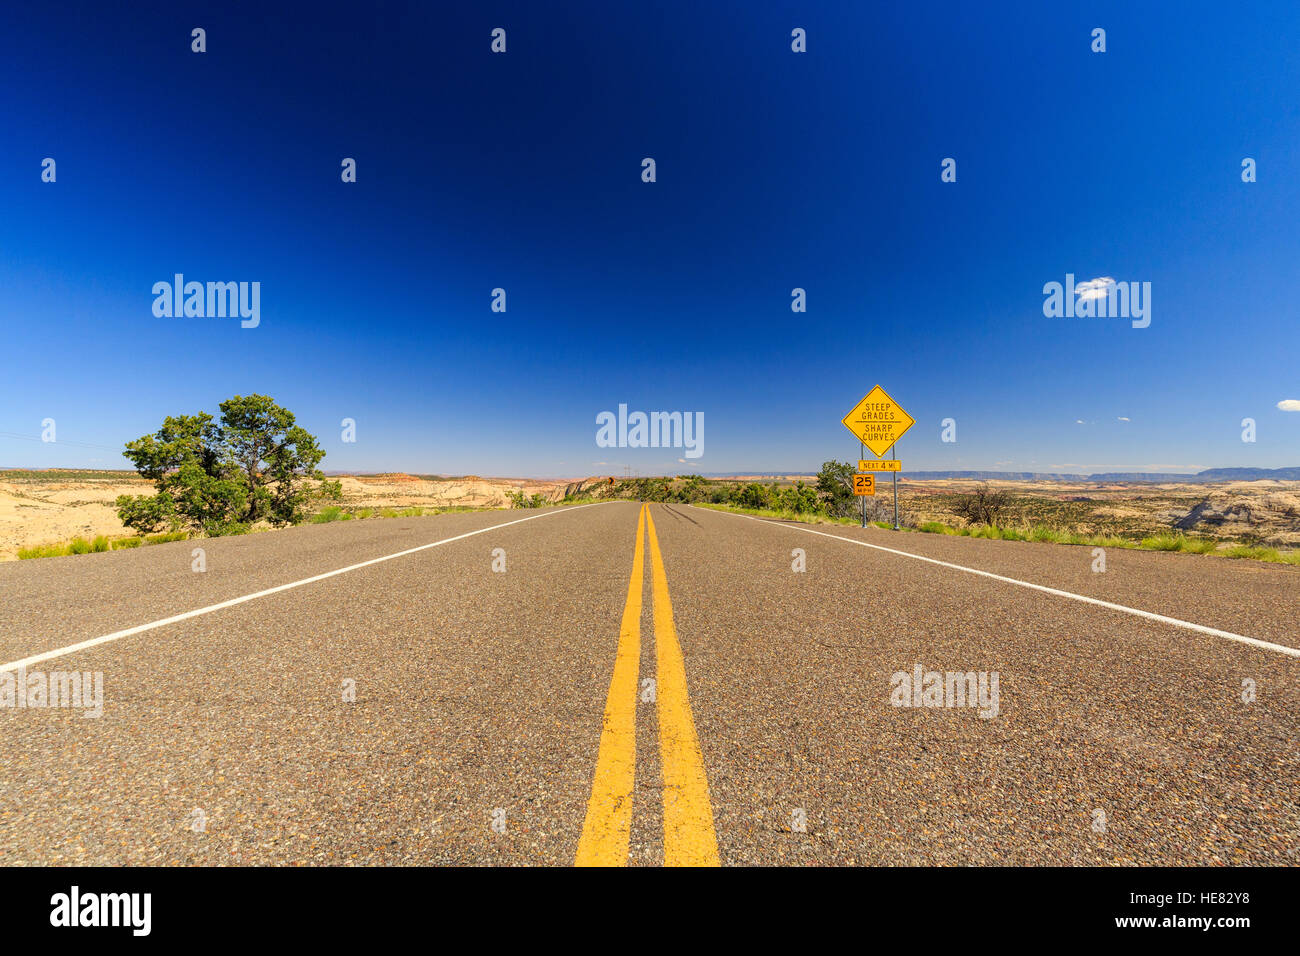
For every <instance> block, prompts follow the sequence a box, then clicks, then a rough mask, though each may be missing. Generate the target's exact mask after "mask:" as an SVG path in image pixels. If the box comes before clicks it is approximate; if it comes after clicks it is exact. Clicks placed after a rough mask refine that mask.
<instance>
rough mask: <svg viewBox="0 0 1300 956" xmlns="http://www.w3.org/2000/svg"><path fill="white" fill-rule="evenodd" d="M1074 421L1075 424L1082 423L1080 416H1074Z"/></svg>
mask: <svg viewBox="0 0 1300 956" xmlns="http://www.w3.org/2000/svg"><path fill="white" fill-rule="evenodd" d="M1074 423H1075V424H1076V425H1082V424H1083V419H1082V418H1076V419H1075V420H1074Z"/></svg>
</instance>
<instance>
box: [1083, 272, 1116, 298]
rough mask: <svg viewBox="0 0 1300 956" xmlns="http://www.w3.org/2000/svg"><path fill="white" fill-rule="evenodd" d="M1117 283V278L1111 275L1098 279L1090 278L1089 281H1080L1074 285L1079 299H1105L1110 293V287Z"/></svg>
mask: <svg viewBox="0 0 1300 956" xmlns="http://www.w3.org/2000/svg"><path fill="white" fill-rule="evenodd" d="M1114 284H1115V280H1114V279H1112V278H1111V277H1110V276H1101V277H1100V278H1097V279H1089V280H1088V281H1087V282H1080V283H1079V284H1078V285H1076V286H1075V287H1074V294H1075V295H1077V296H1078V297H1079V299H1080V300H1081V301H1082V300H1085V299H1104V298H1106V296H1108V295H1110V288H1111V286H1113V285H1114Z"/></svg>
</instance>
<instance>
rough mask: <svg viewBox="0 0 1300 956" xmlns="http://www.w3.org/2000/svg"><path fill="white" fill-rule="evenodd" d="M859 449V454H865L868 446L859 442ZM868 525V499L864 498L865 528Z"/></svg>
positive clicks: (863, 515) (863, 516)
mask: <svg viewBox="0 0 1300 956" xmlns="http://www.w3.org/2000/svg"><path fill="white" fill-rule="evenodd" d="M858 449H859V451H858V454H859V455H865V454H866V453H867V446H866V445H864V444H862V443H861V442H858ZM866 526H867V499H866V498H863V499H862V527H864V528H865V527H866Z"/></svg>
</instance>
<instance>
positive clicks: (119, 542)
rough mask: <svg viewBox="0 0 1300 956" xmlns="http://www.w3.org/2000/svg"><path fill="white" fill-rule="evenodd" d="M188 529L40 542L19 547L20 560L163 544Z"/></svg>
mask: <svg viewBox="0 0 1300 956" xmlns="http://www.w3.org/2000/svg"><path fill="white" fill-rule="evenodd" d="M189 536H190V535H189V532H188V531H173V532H168V533H165V534H150V535H145V536H143V537H138V536H137V537H128V538H110V537H108V536H107V535H103V534H100V535H96V536H95V537H94V538H92V539H90V540H89V541H87V540H86V539H85V538H83V537H81V536H78V537H75V538H73V539H72V540H71V541H65V542H63V543H61V544H38V545H34V546H33V547H30V548H19V549H18V560H19V561H28V560H31V559H32V558H62V557H66V556H67V555H70V554H98V553H100V552H103V551H121V550H123V549H125V548H138V547H140V546H141V545H142V544H163V543H165V542H167V541H184V540H185V539H186V538H188V537H189Z"/></svg>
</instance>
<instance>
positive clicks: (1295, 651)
mask: <svg viewBox="0 0 1300 956" xmlns="http://www.w3.org/2000/svg"><path fill="white" fill-rule="evenodd" d="M691 507H694V505H692V506H691ZM703 510H704V511H710V512H713V513H714V514H724V515H731V516H732V517H733V518H748V519H749V520H751V521H761V522H762V523H763V524H768V525H777V526H778V527H783V528H792V529H794V530H795V531H806V532H808V533H809V534H815V535H820V536H821V537H823V538H834V539H835V540H836V541H847V542H848V543H849V544H860V545H862V547H864V548H874V549H875V550H877V551H885V552H888V553H889V554H897V555H901V556H902V557H904V558H912V559H913V560H915V561H925V562H926V563H928V564H937V565H939V566H940V567H945V568H952V569H953V570H955V571H965V572H966V573H967V574H978V575H979V576H980V577H983V578H992V579H993V580H994V581H1004V582H1006V583H1007V584H1015V585H1018V586H1019V587H1022V588H1033V589H1034V590H1035V591H1042V592H1043V593H1044V594H1054V595H1056V596H1057V597H1063V598H1069V599H1070V600H1072V601H1082V602H1083V603H1084V604H1095V605H1096V606H1097V607H1104V608H1107V609H1108V610H1111V611H1122V612H1123V613H1125V614H1132V615H1134V616H1136V617H1145V618H1147V619H1148V620H1151V621H1159V622H1160V623H1161V624H1172V625H1173V626H1174V627H1182V628H1186V629H1187V630H1189V631H1196V632H1197V633H1200V634H1208V635H1210V636H1211V637H1222V638H1225V639H1227V640H1229V641H1238V642H1240V643H1242V644H1250V645H1253V646H1254V647H1262V648H1263V649H1264V650H1266V651H1277V652H1278V653H1279V654H1287V655H1289V656H1291V657H1300V648H1296V647H1287V646H1286V645H1284V644H1273V643H1271V642H1270V641H1261V640H1260V639H1259V638H1256V637H1246V636H1245V635H1243V634H1233V633H1232V632H1231V631H1220V630H1219V629H1218V628H1215V627H1206V626H1205V625H1203V624H1193V623H1191V622H1190V621H1180V620H1179V619H1178V618H1176V617H1166V616H1165V615H1163V614H1155V613H1153V612H1151V611H1141V610H1138V609H1137V608H1135V607H1125V606H1124V605H1123V604H1112V603H1111V602H1110V601H1102V600H1099V599H1098V598H1091V597H1086V596H1085V595H1082V594H1075V593H1073V592H1072V591H1061V590H1058V589H1057V588H1049V587H1047V586H1046V585H1042V584H1033V583H1031V582H1029V581H1020V580H1017V579H1016V578H1008V577H1004V576H1002V575H1001V574H994V573H993V572H992V571H980V570H978V569H976V568H968V567H965V566H963V565H960V564H952V563H950V562H948V561H940V560H939V559H938V558H927V557H925V556H924V555H920V554H912V553H911V552H909V551H898V550H896V549H894V548H886V547H884V546H883V545H879V544H869V543H868V542H866V541H859V540H858V539H856V538H845V537H843V536H842V535H838V534H827V533H826V532H825V531H814V530H813V529H812V528H805V527H803V526H802V525H798V524H786V523H784V522H776V521H763V519H761V518H756V517H755V516H753V515H744V514H738V513H737V512H735V511H719V510H716V509H713V508H705V509H703Z"/></svg>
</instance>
